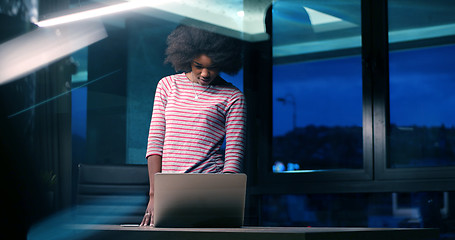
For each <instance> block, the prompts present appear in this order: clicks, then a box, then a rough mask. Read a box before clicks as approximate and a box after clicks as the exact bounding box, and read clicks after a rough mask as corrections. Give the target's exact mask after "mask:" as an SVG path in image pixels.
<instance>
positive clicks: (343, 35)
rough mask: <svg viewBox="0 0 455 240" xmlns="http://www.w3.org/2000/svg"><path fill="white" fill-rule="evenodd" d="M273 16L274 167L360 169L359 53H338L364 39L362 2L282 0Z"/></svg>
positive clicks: (285, 169) (288, 169)
mask: <svg viewBox="0 0 455 240" xmlns="http://www.w3.org/2000/svg"><path fill="white" fill-rule="evenodd" d="M344 3H345V2H343V4H344ZM272 19H273V38H272V39H273V56H274V66H273V110H274V111H273V137H274V138H273V163H272V165H273V167H272V170H273V172H314V171H320V170H334V169H338V170H339V169H359V168H362V167H363V139H362V75H361V74H362V73H361V58H360V56H359V55H357V54H358V53H357V52H355V53H354V54H353V55H354V56H347V55H348V54H342V55H341V56H342V57H340V55H337V57H338V58H335V54H336V53H335V52H337V51H340V50H346V49H350V48H353V47H360V46H361V38H360V1H349V3H346V5H338V4H335V5H334V4H327V3H325V4H324V3H320V2H316V1H277V2H275V3H274V5H273V17H272ZM309 54H323V55H324V57H323V58H324V59H323V60H318V61H309V60H308V58H310V57H311V55H309ZM351 55H352V53H351Z"/></svg>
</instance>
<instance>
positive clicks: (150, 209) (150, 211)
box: [139, 195, 154, 226]
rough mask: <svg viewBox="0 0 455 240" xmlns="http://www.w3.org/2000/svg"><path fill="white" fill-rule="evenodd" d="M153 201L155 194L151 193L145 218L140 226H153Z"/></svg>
mask: <svg viewBox="0 0 455 240" xmlns="http://www.w3.org/2000/svg"><path fill="white" fill-rule="evenodd" d="M153 203H154V196H153V195H150V200H149V203H148V205H147V209H146V210H145V214H144V218H142V222H141V225H139V226H153Z"/></svg>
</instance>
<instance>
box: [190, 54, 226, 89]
mask: <svg viewBox="0 0 455 240" xmlns="http://www.w3.org/2000/svg"><path fill="white" fill-rule="evenodd" d="M219 73H220V70H219V69H218V67H217V66H216V65H215V64H214V63H213V62H212V59H210V58H209V57H208V56H207V55H205V54H201V55H200V56H199V57H196V58H195V59H194V60H193V62H192V63H191V73H187V77H188V78H189V79H190V80H191V81H192V82H194V83H198V84H200V85H209V84H210V83H211V82H213V80H215V78H216V77H218V74H219Z"/></svg>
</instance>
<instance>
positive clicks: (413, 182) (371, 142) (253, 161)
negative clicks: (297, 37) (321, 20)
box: [244, 0, 455, 194]
mask: <svg viewBox="0 0 455 240" xmlns="http://www.w3.org/2000/svg"><path fill="white" fill-rule="evenodd" d="M361 19H362V20H361V23H362V46H361V53H362V54H361V58H362V94H363V96H362V101H363V103H362V110H363V113H362V115H363V139H364V142H363V146H364V149H363V152H364V153H363V155H364V159H363V164H364V165H363V169H358V170H357V169H353V170H327V171H316V172H307V173H273V172H272V167H271V164H272V159H271V158H272V153H273V150H272V147H273V146H272V139H273V136H272V120H271V119H272V117H273V116H272V111H273V110H272V106H273V104H272V96H273V89H272V82H273V79H272V76H271V75H272V74H271V70H270V73H257V71H256V72H255V71H251V69H250V68H248V66H247V67H246V68H245V77H244V79H245V93H246V95H247V97H248V95H249V94H252V95H253V96H250V97H248V98H250V103H249V104H250V106H251V107H250V108H249V118H251V117H253V118H254V120H251V119H249V122H250V127H249V129H250V130H249V147H253V145H254V147H253V149H251V150H250V151H249V156H248V158H247V161H249V162H248V164H247V166H248V167H247V170H248V171H247V173H248V174H249V175H250V179H251V176H252V177H253V180H252V181H251V183H250V185H251V188H250V193H251V194H271V193H272V194H282V193H296V194H298V193H349V192H390V191H391V192H394V191H400V192H408V191H454V190H455V167H423V168H400V169H392V168H387V162H388V160H389V154H388V146H389V139H388V132H389V129H390V116H389V110H390V103H389V101H390V99H389V61H388V60H389V59H388V56H389V47H390V48H391V49H397V48H400V49H401V48H402V47H403V46H409V47H413V46H416V45H419V44H422V43H423V44H428V45H431V44H432V43H434V41H428V40H425V41H419V40H417V41H412V42H409V43H407V44H406V45H403V44H404V43H396V44H392V45H391V46H389V41H388V3H387V1H375V0H361ZM266 20H267V19H266ZM268 20H269V21H271V19H270V18H269V19H268ZM266 25H267V23H266ZM269 25H270V26H271V24H270V22H269ZM271 31H273V30H271ZM271 31H269V34H271ZM441 41H442V42H447V41H450V40H449V38H441ZM259 44H262V51H263V55H262V58H261V60H259V61H260V63H259V64H262V65H266V66H264V67H269V68H272V66H273V64H272V62H273V61H275V59H273V58H272V51H271V48H272V45H271V42H270V41H268V42H265V43H259ZM250 45H255V44H254V43H252V44H250ZM264 46H267V47H268V48H269V49H267V50H265V49H264ZM267 47H266V48H267ZM252 48H255V47H252ZM256 50H257V48H256ZM357 51H358V50H356V49H349V50H345V51H343V52H340V51H336V52H334V54H335V55H338V56H340V54H346V53H347V54H348V55H349V54H352V53H355V52H357ZM308 57H312V58H319V59H320V58H325V57H327V54H326V53H324V54H322V55H318V54H313V55H311V56H308V55H306V56H300V58H303V59H308ZM297 58H298V56H297V57H296V56H293V57H292V59H278V61H279V62H287V61H291V62H292V61H295V60H296V59H297ZM247 59H248V55H247V58H246V61H248V60H247ZM252 59H254V60H255V61H257V60H258V58H252ZM261 61H262V62H261ZM262 69H264V68H262ZM249 74H251V75H254V74H262V75H263V77H262V80H263V82H262V83H261V84H260V86H254V88H255V89H256V90H257V91H260V92H261V94H255V93H254V91H253V92H252V91H250V89H249V87H250V88H251V87H252V85H253V84H254V82H251V81H248V79H249V77H251V75H249ZM264 74H265V75H264ZM261 96H262V98H261ZM258 97H259V98H258ZM264 97H266V99H267V101H263V100H261V99H264ZM257 103H260V104H262V105H263V107H261V109H254V110H253V111H250V109H252V108H254V106H255V105H254V104H257ZM259 122H260V123H259ZM258 123H259V124H258ZM251 124H256V125H255V126H251ZM253 138H255V139H253ZM253 168H256V169H255V170H252V169H253Z"/></svg>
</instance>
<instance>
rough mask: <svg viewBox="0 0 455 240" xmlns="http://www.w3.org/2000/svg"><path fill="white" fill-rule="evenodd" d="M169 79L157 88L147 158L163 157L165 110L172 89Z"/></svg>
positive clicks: (165, 79)
mask: <svg viewBox="0 0 455 240" xmlns="http://www.w3.org/2000/svg"><path fill="white" fill-rule="evenodd" d="M167 78H169V77H167ZM167 78H163V79H161V80H160V82H159V83H158V86H157V87H156V92H155V99H154V102H153V112H152V119H151V121H150V129H149V135H148V140H147V153H146V156H145V158H148V157H149V156H150V155H160V156H162V155H163V143H164V134H165V132H166V119H165V109H166V104H167V96H168V92H169V88H170V86H169V82H170V81H169V80H170V79H167Z"/></svg>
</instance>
